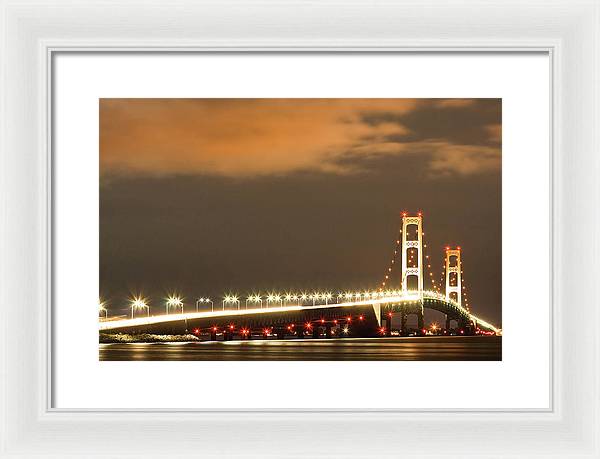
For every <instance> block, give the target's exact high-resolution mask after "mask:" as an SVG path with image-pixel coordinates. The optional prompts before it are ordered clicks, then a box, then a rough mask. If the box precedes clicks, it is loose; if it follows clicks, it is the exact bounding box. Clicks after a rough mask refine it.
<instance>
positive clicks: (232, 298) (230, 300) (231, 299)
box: [223, 295, 240, 311]
mask: <svg viewBox="0 0 600 459" xmlns="http://www.w3.org/2000/svg"><path fill="white" fill-rule="evenodd" d="M226 304H227V305H229V304H233V305H236V304H237V307H238V309H240V300H239V299H238V297H237V296H236V295H225V297H224V298H223V311H224V310H225V305H226Z"/></svg>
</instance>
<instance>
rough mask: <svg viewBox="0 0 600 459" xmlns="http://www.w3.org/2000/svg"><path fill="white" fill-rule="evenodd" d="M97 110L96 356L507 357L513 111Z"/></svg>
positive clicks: (327, 105)
mask: <svg viewBox="0 0 600 459" xmlns="http://www.w3.org/2000/svg"><path fill="white" fill-rule="evenodd" d="M98 109H99V172H100V181H99V187H100V189H99V273H100V274H99V301H98V308H99V311H98V313H99V360H100V361H315V360H321V361H356V360H363V361H364V360H367V361H383V360H423V361H427V360H429V361H433V360H447V361H483V360H491V361H501V360H502V99H501V98H470V99H463V98H447V99H440V98H417V99H404V98H368V99H358V98H336V99H326V98H304V99H303V98H257V99H249V98H189V99H184V98H177V99H174V98H173V99H167V98H101V99H98ZM94 320H95V319H94Z"/></svg>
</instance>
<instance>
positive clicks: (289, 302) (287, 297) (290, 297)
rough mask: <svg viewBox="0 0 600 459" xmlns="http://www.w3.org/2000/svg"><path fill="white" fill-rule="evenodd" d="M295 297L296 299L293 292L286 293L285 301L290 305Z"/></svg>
mask: <svg viewBox="0 0 600 459" xmlns="http://www.w3.org/2000/svg"><path fill="white" fill-rule="evenodd" d="M293 299H294V295H292V294H291V293H286V294H285V301H286V304H287V305H288V306H289V305H290V304H291V302H292V300H293Z"/></svg>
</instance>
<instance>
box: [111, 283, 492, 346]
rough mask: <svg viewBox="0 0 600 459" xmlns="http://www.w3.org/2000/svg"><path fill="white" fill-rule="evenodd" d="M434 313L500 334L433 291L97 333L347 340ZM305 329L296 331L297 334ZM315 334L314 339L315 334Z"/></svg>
mask: <svg viewBox="0 0 600 459" xmlns="http://www.w3.org/2000/svg"><path fill="white" fill-rule="evenodd" d="M424 309H433V310H436V311H439V312H441V313H443V314H445V315H446V328H447V329H449V328H450V325H451V322H452V321H455V322H456V326H457V327H458V328H461V329H464V332H465V334H470V333H473V332H474V331H475V330H476V329H477V328H479V329H480V330H484V331H491V332H494V333H496V334H499V333H500V330H499V329H497V328H496V327H494V326H493V325H491V324H489V323H487V322H485V321H483V320H481V319H479V318H478V317H475V316H474V315H472V314H470V313H469V312H468V311H467V310H466V309H465V308H463V307H461V306H460V305H458V303H456V302H454V301H452V300H447V299H446V298H445V296H443V295H440V294H438V293H437V292H429V291H424V292H423V293H422V294H419V293H418V292H407V293H403V294H400V295H395V296H387V297H382V298H377V299H367V300H361V301H350V302H343V303H330V304H319V305H315V306H298V305H293V306H292V305H286V306H269V307H264V308H253V309H245V308H244V309H226V310H221V311H214V312H212V311H210V312H194V313H183V314H165V315H159V316H151V317H139V318H134V319H120V320H107V321H101V322H100V331H101V332H106V333H132V334H137V333H152V334H184V333H195V334H200V333H207V332H208V333H210V334H211V335H212V338H213V339H216V334H217V333H224V334H225V335H226V338H227V337H228V338H229V339H231V337H232V336H233V335H234V334H236V335H239V336H240V337H241V338H244V337H248V334H249V333H250V334H251V333H252V332H254V333H256V332H257V331H258V332H259V333H264V332H265V331H266V330H270V332H271V333H273V334H277V335H278V336H279V337H283V336H284V335H285V334H294V332H296V335H297V336H298V337H303V336H304V334H305V333H308V334H310V333H313V336H318V333H319V330H320V329H324V330H325V334H326V336H331V328H333V327H344V328H346V327H347V328H348V334H349V336H374V335H377V334H380V333H381V331H382V330H385V331H387V334H389V332H390V331H391V317H392V315H393V314H395V313H399V314H400V315H401V319H402V320H401V322H402V331H405V330H406V317H407V316H408V315H410V314H415V315H416V316H417V319H418V323H419V328H420V329H423V328H424V324H423V311H424ZM299 329H300V330H303V332H301V333H297V331H298V330H299ZM315 334H316V335H315Z"/></svg>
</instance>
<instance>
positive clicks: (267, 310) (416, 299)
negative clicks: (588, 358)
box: [99, 292, 500, 333]
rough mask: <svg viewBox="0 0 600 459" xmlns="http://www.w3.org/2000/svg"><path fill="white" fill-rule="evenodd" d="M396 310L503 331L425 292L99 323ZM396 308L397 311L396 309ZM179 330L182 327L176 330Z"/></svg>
mask: <svg viewBox="0 0 600 459" xmlns="http://www.w3.org/2000/svg"><path fill="white" fill-rule="evenodd" d="M392 305H394V306H395V307H396V308H399V309H401V310H402V309H404V308H407V307H410V306H415V307H420V306H421V305H424V306H425V307H431V306H432V305H436V306H437V307H433V309H436V310H438V311H441V312H446V313H450V314H452V315H454V316H456V317H460V316H462V317H463V318H466V319H467V320H468V319H470V320H473V321H475V322H476V323H477V324H478V326H480V327H481V328H483V329H487V330H490V331H493V332H495V333H499V332H500V330H499V329H497V328H496V327H494V326H493V325H491V324H489V323H487V322H485V321H483V320H481V319H479V318H478V317H476V316H474V315H472V314H469V313H468V312H467V311H466V310H465V309H464V308H462V307H461V306H459V305H458V304H457V303H455V302H453V301H448V300H446V298H445V297H444V296H443V295H440V294H438V293H436V292H424V293H423V295H419V294H418V293H414V294H411V293H409V294H402V295H396V296H388V297H382V298H376V299H367V300H361V301H351V302H343V303H330V304H319V305H314V306H300V305H286V306H269V307H264V308H251V309H246V308H244V309H241V308H240V309H229V310H220V311H207V312H192V313H183V314H164V315H158V316H150V317H138V318H133V319H121V320H109V321H101V322H100V327H99V328H100V331H115V332H116V331H126V330H136V329H141V328H146V327H152V328H155V327H156V326H159V325H162V326H163V327H169V326H171V327H177V324H181V323H182V322H183V323H185V324H186V327H185V328H187V324H188V323H190V324H192V326H193V324H198V326H207V325H206V324H209V323H223V321H228V320H235V321H251V322H252V323H258V322H261V321H262V320H270V321H272V320H273V317H274V315H275V316H281V319H282V320H285V319H293V320H298V319H299V318H302V317H308V316H310V314H311V313H313V314H314V313H317V312H319V313H320V312H323V313H324V312H328V313H329V314H328V316H329V317H333V316H335V315H336V314H344V313H346V311H348V313H349V312H356V311H359V310H369V309H370V308H368V307H369V306H370V307H372V309H371V310H370V311H369V312H371V313H372V314H373V318H376V320H377V322H380V314H378V312H380V307H381V306H392ZM396 308H394V310H396ZM332 314H333V316H332ZM177 328H179V327H177Z"/></svg>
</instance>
